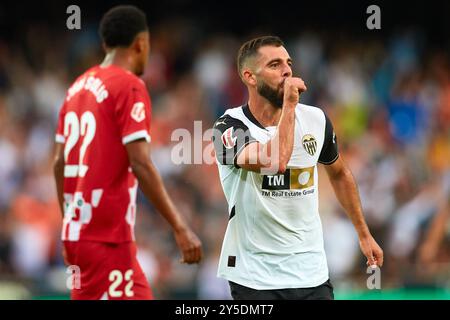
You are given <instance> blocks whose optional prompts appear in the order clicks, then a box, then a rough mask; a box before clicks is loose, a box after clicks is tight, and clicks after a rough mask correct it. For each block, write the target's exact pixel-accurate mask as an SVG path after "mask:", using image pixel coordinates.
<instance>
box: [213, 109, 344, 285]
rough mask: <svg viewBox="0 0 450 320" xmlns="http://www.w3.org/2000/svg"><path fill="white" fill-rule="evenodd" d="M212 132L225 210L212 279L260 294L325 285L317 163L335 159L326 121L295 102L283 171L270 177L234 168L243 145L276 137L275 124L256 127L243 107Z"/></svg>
mask: <svg viewBox="0 0 450 320" xmlns="http://www.w3.org/2000/svg"><path fill="white" fill-rule="evenodd" d="M214 129H216V130H214V131H215V133H214V137H213V141H214V147H215V151H216V157H217V165H218V169H219V175H220V180H221V183H222V187H223V191H224V193H225V197H226V199H227V202H228V206H229V222H228V227H227V230H226V233H225V237H224V241H223V245H222V252H221V256H220V262H219V268H218V276H219V277H222V278H225V279H227V280H229V281H233V282H236V283H238V284H241V285H243V286H246V287H249V288H253V289H259V290H264V289H284V288H309V287H315V286H318V285H321V284H322V283H324V282H325V281H327V280H328V278H329V275H328V266H327V260H326V256H325V251H324V245H323V235H322V225H321V220H320V217H319V204H318V192H319V191H318V175H317V163H318V162H320V163H323V164H331V163H333V162H334V161H336V159H337V158H338V156H339V154H338V151H337V143H336V136H335V134H334V132H333V127H332V124H331V122H330V121H329V119H328V117H326V115H325V113H324V112H323V111H322V110H321V109H319V108H316V107H312V106H308V105H304V104H298V105H297V107H296V110H295V139H294V148H293V151H292V155H291V158H290V160H289V162H288V169H287V170H286V172H285V173H284V174H275V175H264V174H261V173H257V172H252V171H248V170H245V169H242V168H240V167H239V166H238V165H237V164H236V159H237V155H238V154H239V152H240V151H241V150H242V149H243V148H244V147H245V146H246V145H247V144H249V143H252V142H256V141H257V142H260V143H266V142H268V141H269V140H270V139H271V138H272V137H273V136H274V135H275V132H276V127H266V128H265V127H263V126H262V125H261V124H260V123H259V122H258V121H257V120H256V119H255V117H254V116H253V115H252V114H251V112H250V108H249V107H248V105H246V106H242V107H238V108H233V109H229V110H227V111H226V112H225V114H224V115H223V116H221V117H220V118H219V119H218V120H217V121H216V123H215V125H214Z"/></svg>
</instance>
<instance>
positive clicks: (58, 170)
mask: <svg viewBox="0 0 450 320" xmlns="http://www.w3.org/2000/svg"><path fill="white" fill-rule="evenodd" d="M53 175H54V177H55V182H56V192H57V195H58V204H59V208H60V209H61V214H62V215H63V216H64V191H63V187H64V144H62V143H58V142H56V143H55V158H54V160H53Z"/></svg>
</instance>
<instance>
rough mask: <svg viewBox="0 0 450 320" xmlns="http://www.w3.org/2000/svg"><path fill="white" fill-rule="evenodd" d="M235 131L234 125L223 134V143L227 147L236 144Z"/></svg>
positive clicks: (229, 147)
mask: <svg viewBox="0 0 450 320" xmlns="http://www.w3.org/2000/svg"><path fill="white" fill-rule="evenodd" d="M233 131H234V130H233V127H230V128H228V129H227V130H225V132H224V133H223V134H222V143H223V145H224V146H225V148H227V149H231V148H234V146H235V145H236V140H237V137H233Z"/></svg>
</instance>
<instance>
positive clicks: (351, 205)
mask: <svg viewBox="0 0 450 320" xmlns="http://www.w3.org/2000/svg"><path fill="white" fill-rule="evenodd" d="M319 162H320V163H322V164H324V165H325V169H326V172H327V174H328V177H329V178H330V182H331V185H332V186H333V189H334V192H335V194H336V197H337V199H338V201H339V203H340V204H341V205H342V207H343V208H344V210H345V212H346V214H347V216H348V217H349V218H350V220H351V221H352V223H353V225H354V226H355V229H356V232H357V233H358V238H359V245H360V247H361V251H362V253H363V254H364V255H365V256H366V258H367V264H368V265H378V266H380V267H381V266H382V265H383V250H381V248H380V246H379V245H378V244H377V242H376V241H375V239H374V238H373V237H372V235H371V233H370V231H369V227H368V226H367V223H366V221H365V219H364V214H363V211H362V206H361V200H360V197H359V193H358V187H357V185H356V182H355V179H354V178H353V175H352V172H351V171H350V169H349V168H348V166H347V165H346V163H345V162H344V160H343V159H342V156H341V155H339V152H338V145H337V138H336V134H335V133H334V130H333V125H332V123H331V121H330V119H328V117H327V116H326V115H325V137H324V144H323V147H322V151H321V153H320V156H319Z"/></svg>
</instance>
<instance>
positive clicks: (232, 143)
mask: <svg viewBox="0 0 450 320" xmlns="http://www.w3.org/2000/svg"><path fill="white" fill-rule="evenodd" d="M213 129H214V130H213V131H214V132H213V137H212V139H213V143H214V150H215V153H216V159H217V161H218V162H219V163H220V164H223V165H234V166H235V167H236V168H240V167H239V166H238V165H237V163H236V161H237V157H238V155H239V153H240V152H241V151H242V150H243V149H244V147H245V146H247V145H248V144H249V143H252V142H256V141H257V140H256V139H255V138H253V137H252V135H251V134H250V131H249V129H248V127H247V126H246V125H245V124H244V123H243V122H242V121H240V120H238V119H235V118H233V117H230V116H229V115H225V116H222V117H221V118H219V119H218V120H217V121H216V122H215V124H214V128H213Z"/></svg>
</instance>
